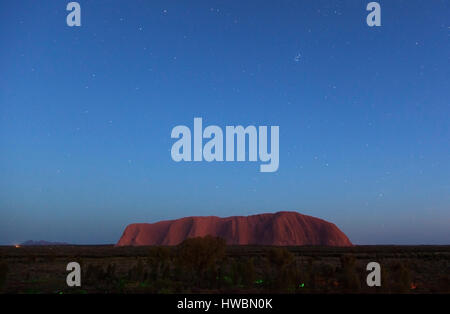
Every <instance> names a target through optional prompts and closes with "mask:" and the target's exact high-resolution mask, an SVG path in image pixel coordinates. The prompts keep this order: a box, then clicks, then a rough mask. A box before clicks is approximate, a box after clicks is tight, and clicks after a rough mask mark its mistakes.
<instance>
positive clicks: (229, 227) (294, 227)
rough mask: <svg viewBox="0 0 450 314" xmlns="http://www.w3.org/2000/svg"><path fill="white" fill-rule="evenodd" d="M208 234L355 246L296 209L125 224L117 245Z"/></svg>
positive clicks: (231, 239) (243, 241)
mask: <svg viewBox="0 0 450 314" xmlns="http://www.w3.org/2000/svg"><path fill="white" fill-rule="evenodd" d="M206 235H211V236H216V237H221V238H223V239H225V240H226V242H227V244H229V245H247V244H255V245H280V246H283V245H286V246H289V245H324V246H351V245H352V243H351V242H350V240H349V239H348V238H347V236H346V235H345V234H344V233H343V232H342V231H341V230H339V228H338V227H336V226H335V225H334V224H332V223H330V222H327V221H325V220H322V219H319V218H315V217H311V216H306V215H302V214H299V213H297V212H278V213H275V214H260V215H252V216H233V217H226V218H220V217H215V216H206V217H185V218H181V219H176V220H166V221H160V222H156V223H152V224H147V223H136V224H131V225H128V226H127V227H126V229H125V231H124V233H123V235H122V237H121V238H120V240H119V242H118V243H117V245H118V246H127V245H134V246H135V245H177V244H179V243H181V242H183V240H185V239H187V238H192V237H203V236H206Z"/></svg>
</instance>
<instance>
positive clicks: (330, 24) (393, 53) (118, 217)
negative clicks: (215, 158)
mask: <svg viewBox="0 0 450 314" xmlns="http://www.w3.org/2000/svg"><path fill="white" fill-rule="evenodd" d="M68 2H69V1H61V0H60V1H43V0H41V1H35V0H33V1H31V0H28V1H19V0H17V1H16V0H5V1H1V2H0V47H1V49H0V244H12V243H18V242H22V241H25V240H28V239H33V240H40V239H44V240H48V241H65V242H70V243H77V244H96V243H115V242H116V241H118V239H119V238H120V236H121V234H122V232H123V229H124V228H125V226H126V225H127V224H129V223H133V222H154V221H158V220H163V219H172V218H179V217H183V216H192V215H217V216H231V215H249V214H256V213H263V212H276V211H281V210H295V211H299V212H301V213H304V214H308V215H312V216H316V217H319V218H323V219H326V220H328V221H331V222H334V223H336V225H337V226H338V227H339V228H341V229H342V230H343V231H344V232H345V233H346V234H347V235H348V236H349V238H350V239H351V240H352V241H353V242H354V243H356V244H450V241H449V240H450V164H449V161H450V131H449V118H450V66H449V64H450V37H449V36H450V23H449V22H450V20H449V13H450V2H449V1H447V0H442V1H425V0H423V1H379V2H380V4H381V7H382V27H379V28H369V27H368V26H367V25H366V22H365V20H366V16H367V14H368V12H367V11H366V10H365V7H366V5H367V3H368V2H369V1H368V0H365V1H351V0H347V1H330V0H327V1H312V0H311V1H300V0H299V1H237V0H232V1H136V0H127V1H125V0H120V1H118V0H116V1H100V0H97V1H82V0H80V1H79V3H80V5H81V10H82V26H81V27H78V28H77V27H68V26H67V25H66V15H67V14H68V12H67V11H66V8H65V6H66V5H67V3H68ZM194 117H202V118H203V124H204V125H211V124H215V125H219V126H221V127H223V128H224V127H225V126H226V125H239V124H240V125H244V126H247V125H250V124H253V125H256V126H258V125H279V126H280V167H279V170H278V171H277V172H276V173H261V172H259V165H260V163H259V162H257V163H254V162H253V163H251V162H243V163H237V162H234V163H232V162H231V163H230V162H228V163H217V162H216V163H207V162H200V163H193V162H191V163H186V162H184V163H183V162H182V163H176V162H174V161H173V160H172V159H171V156H170V149H171V146H172V144H173V143H174V140H172V139H171V138H170V132H171V129H172V128H173V127H175V126H176V125H180V124H184V125H188V126H190V127H191V128H192V125H193V118H194Z"/></svg>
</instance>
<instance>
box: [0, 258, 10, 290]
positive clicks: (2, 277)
mask: <svg viewBox="0 0 450 314" xmlns="http://www.w3.org/2000/svg"><path fill="white" fill-rule="evenodd" d="M8 272H9V267H8V264H7V263H6V262H5V261H0V288H3V285H4V284H5V282H6V277H7V275H8Z"/></svg>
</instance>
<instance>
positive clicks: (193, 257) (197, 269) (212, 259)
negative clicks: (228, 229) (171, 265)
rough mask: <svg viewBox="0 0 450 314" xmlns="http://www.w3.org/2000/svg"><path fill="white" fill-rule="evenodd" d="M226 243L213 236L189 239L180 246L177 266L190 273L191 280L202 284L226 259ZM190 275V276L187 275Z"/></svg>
mask: <svg viewBox="0 0 450 314" xmlns="http://www.w3.org/2000/svg"><path fill="white" fill-rule="evenodd" d="M225 248H226V242H225V240H224V239H221V238H216V237H212V236H209V235H208V236H205V237H197V238H189V239H186V240H185V241H183V242H182V243H181V244H180V245H179V246H178V255H177V259H178V260H177V264H178V265H179V266H181V267H183V268H185V269H186V270H187V271H188V272H190V275H191V276H190V277H191V280H196V281H197V283H200V281H201V280H203V279H205V277H206V275H207V273H208V272H210V273H211V271H214V270H216V269H217V264H218V262H219V261H220V260H222V259H223V258H224V257H225ZM187 275H189V274H187Z"/></svg>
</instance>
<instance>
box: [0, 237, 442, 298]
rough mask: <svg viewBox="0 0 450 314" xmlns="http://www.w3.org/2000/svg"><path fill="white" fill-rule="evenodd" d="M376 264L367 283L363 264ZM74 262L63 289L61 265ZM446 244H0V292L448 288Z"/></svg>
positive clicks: (213, 241) (424, 290)
mask: <svg viewBox="0 0 450 314" xmlns="http://www.w3.org/2000/svg"><path fill="white" fill-rule="evenodd" d="M372 261H375V262H378V263H379V264H380V265H381V287H368V286H367V284H366V276H367V274H368V271H366V265H367V264H368V263H369V262H372ZM69 262H78V263H79V264H80V265H81V287H68V286H67V284H66V276H67V275H68V273H69V272H68V271H66V265H67V264H68V263H69ZM449 270H450V246H353V247H342V248H339V247H320V246H314V247H307V246H301V247H268V246H226V245H225V243H224V242H223V241H220V239H215V238H210V239H202V238H197V239H194V240H192V239H189V240H187V241H185V242H183V243H182V244H180V245H178V246H171V247H160V246H158V247H157V246H140V247H115V246H113V245H102V246H95V245H89V246H73V245H64V246H28V247H14V246H1V247H0V292H1V293H13V294H16V293H19V294H55V293H59V294H67V293H83V294H84V293H88V294H91V293H102V294H103V293H169V294H170V293H327V294H328V293H407V294H422V293H425V294H428V293H445V294H448V293H450V271H449Z"/></svg>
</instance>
